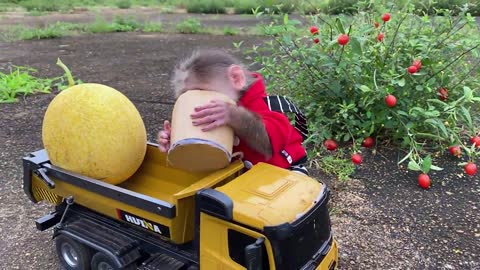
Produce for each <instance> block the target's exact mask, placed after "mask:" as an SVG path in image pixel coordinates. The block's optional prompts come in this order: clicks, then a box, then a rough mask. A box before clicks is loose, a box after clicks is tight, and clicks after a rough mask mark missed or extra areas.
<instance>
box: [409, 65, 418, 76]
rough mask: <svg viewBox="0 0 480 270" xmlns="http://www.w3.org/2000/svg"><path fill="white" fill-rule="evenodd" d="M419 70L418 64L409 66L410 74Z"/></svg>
mask: <svg viewBox="0 0 480 270" xmlns="http://www.w3.org/2000/svg"><path fill="white" fill-rule="evenodd" d="M417 71H418V68H417V67H416V66H409V67H408V72H409V73H410V74H413V73H415V72H417Z"/></svg>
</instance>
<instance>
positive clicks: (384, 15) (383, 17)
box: [382, 13, 390, 22]
mask: <svg viewBox="0 0 480 270" xmlns="http://www.w3.org/2000/svg"><path fill="white" fill-rule="evenodd" d="M382 21H384V22H388V21H390V13H385V14H383V15H382Z"/></svg>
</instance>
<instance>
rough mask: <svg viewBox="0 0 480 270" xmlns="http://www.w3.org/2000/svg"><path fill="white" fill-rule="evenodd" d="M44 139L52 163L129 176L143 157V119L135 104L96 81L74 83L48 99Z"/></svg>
mask: <svg viewBox="0 0 480 270" xmlns="http://www.w3.org/2000/svg"><path fill="white" fill-rule="evenodd" d="M42 140H43V144H44V147H45V150H46V151H47V154H48V156H49V158H50V161H51V162H52V164H53V165H55V166H58V167H61V168H63V169H67V170H70V171H72V172H75V173H79V174H82V175H85V176H88V177H91V178H95V179H98V180H102V181H105V182H107V183H110V184H119V183H121V182H123V181H125V180H126V179H127V178H129V177H130V176H131V175H132V174H133V173H135V171H136V170H137V169H138V168H139V167H140V165H141V164H142V162H143V159H144V157H145V153H146V147H147V135H146V129H145V125H144V123H143V120H142V118H141V116H140V113H139V112H138V111H137V109H136V108H135V106H134V104H133V103H132V102H131V101H130V100H129V99H128V98H127V97H126V96H125V95H123V94H122V93H121V92H119V91H117V90H116V89H114V88H112V87H109V86H106V85H102V84H96V83H83V84H78V85H73V86H70V87H69V88H68V89H65V90H63V91H62V92H61V93H60V94H58V95H57V96H56V97H55V98H54V99H53V100H52V101H51V103H50V104H49V105H48V108H47V110H46V112H45V116H44V119H43V126H42Z"/></svg>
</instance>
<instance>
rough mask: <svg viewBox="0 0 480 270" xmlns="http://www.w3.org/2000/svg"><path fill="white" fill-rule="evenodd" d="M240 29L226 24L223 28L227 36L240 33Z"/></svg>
mask: <svg viewBox="0 0 480 270" xmlns="http://www.w3.org/2000/svg"><path fill="white" fill-rule="evenodd" d="M238 33H239V31H238V30H237V29H235V28H233V27H231V26H225V27H224V28H223V34H224V35H226V36H235V35H238Z"/></svg>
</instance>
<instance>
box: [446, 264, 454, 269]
mask: <svg viewBox="0 0 480 270" xmlns="http://www.w3.org/2000/svg"><path fill="white" fill-rule="evenodd" d="M445 268H447V269H455V267H453V266H452V265H450V264H448V263H447V264H445Z"/></svg>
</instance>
